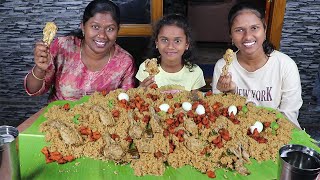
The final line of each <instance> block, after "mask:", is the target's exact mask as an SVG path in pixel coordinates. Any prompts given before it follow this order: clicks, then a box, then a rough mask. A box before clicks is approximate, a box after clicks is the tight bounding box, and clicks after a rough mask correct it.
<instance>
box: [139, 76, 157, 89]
mask: <svg viewBox="0 0 320 180" xmlns="http://www.w3.org/2000/svg"><path fill="white" fill-rule="evenodd" d="M154 83H155V81H154V76H148V77H147V78H145V79H144V80H143V81H142V82H140V85H139V87H149V86H151V85H152V84H154Z"/></svg>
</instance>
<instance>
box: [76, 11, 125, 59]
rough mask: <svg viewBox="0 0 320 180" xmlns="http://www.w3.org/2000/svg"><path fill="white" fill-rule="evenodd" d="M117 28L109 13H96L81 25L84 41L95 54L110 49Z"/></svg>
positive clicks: (115, 37)
mask: <svg viewBox="0 0 320 180" xmlns="http://www.w3.org/2000/svg"><path fill="white" fill-rule="evenodd" d="M118 29H119V28H118V25H117V23H116V22H115V21H114V19H113V18H112V16H111V14H110V13H97V14H95V15H94V16H93V17H92V18H90V19H89V20H88V21H87V22H86V23H85V25H82V30H83V32H84V35H85V36H84V37H85V43H86V44H87V45H88V47H89V48H90V49H91V50H92V51H93V52H95V53H97V54H100V53H106V52H109V51H110V50H111V48H112V47H113V45H114V44H115V41H116V39H117V35H118Z"/></svg>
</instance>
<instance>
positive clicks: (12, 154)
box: [0, 126, 20, 180]
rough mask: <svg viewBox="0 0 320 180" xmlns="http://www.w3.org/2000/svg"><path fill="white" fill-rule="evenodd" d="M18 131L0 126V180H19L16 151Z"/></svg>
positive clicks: (17, 154) (17, 152) (17, 153)
mask: <svg viewBox="0 0 320 180" xmlns="http://www.w3.org/2000/svg"><path fill="white" fill-rule="evenodd" d="M18 135H19V131H18V130H17V129H16V128H15V127H12V126H0V178H1V180H18V179H20V163H19V150H18Z"/></svg>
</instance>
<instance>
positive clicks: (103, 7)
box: [68, 0, 120, 39]
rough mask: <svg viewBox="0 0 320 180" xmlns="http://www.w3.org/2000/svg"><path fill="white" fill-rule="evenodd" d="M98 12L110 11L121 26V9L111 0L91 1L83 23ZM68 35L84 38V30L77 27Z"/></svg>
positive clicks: (86, 9) (84, 14)
mask: <svg viewBox="0 0 320 180" xmlns="http://www.w3.org/2000/svg"><path fill="white" fill-rule="evenodd" d="M97 13H110V15H111V16H112V19H113V20H114V21H115V22H116V23H117V25H118V28H119V27H120V9H119V7H118V6H117V5H116V4H115V3H113V2H112V1H110V0H93V1H91V2H90V3H89V4H88V5H87V7H86V8H85V10H84V13H83V17H82V24H83V25H84V24H85V23H86V22H87V21H88V20H89V19H90V18H92V17H93V16H94V15H96V14H97ZM68 35H69V36H76V37H78V38H80V39H84V36H83V32H82V30H81V29H76V30H74V31H72V32H70V33H68Z"/></svg>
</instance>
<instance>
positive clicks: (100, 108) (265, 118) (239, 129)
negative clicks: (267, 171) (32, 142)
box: [40, 88, 294, 176]
mask: <svg viewBox="0 0 320 180" xmlns="http://www.w3.org/2000/svg"><path fill="white" fill-rule="evenodd" d="M120 93H126V94H127V95H128V96H129V100H128V101H126V100H118V95H119V94H120ZM183 102H188V103H190V104H191V105H192V109H191V110H189V111H185V110H184V108H183V107H182V103H183ZM163 104H167V105H169V110H168V111H167V112H165V111H162V110H160V108H159V107H160V105H163ZM201 105H202V107H204V110H205V113H204V114H201V113H200V114H198V113H197V112H198V110H197V107H199V106H201ZM231 105H234V106H236V107H237V110H238V112H237V113H236V114H229V113H228V107H230V106H231ZM278 113H279V112H277V111H270V110H266V109H265V108H260V107H256V106H255V105H253V104H251V103H249V104H247V103H246V99H245V98H244V97H241V96H238V95H235V94H210V93H207V94H203V93H201V92H189V91H180V92H178V93H176V92H175V93H172V94H171V93H170V91H166V92H165V93H164V92H162V91H161V90H160V89H151V88H148V89H145V88H134V89H130V90H128V91H124V90H122V89H118V90H115V91H112V92H110V93H109V94H107V95H103V93H100V92H96V93H94V94H93V95H92V96H91V97H90V98H89V100H88V101H87V102H85V103H82V104H78V105H75V106H74V107H71V108H70V109H69V108H65V107H63V106H53V107H52V108H50V109H48V111H47V113H46V114H45V117H46V118H47V120H46V121H45V122H44V123H42V124H41V126H40V131H42V132H45V133H46V141H49V142H50V146H49V147H48V150H49V151H50V152H55V151H57V152H59V153H61V154H62V155H63V156H70V155H72V156H73V157H74V158H80V157H89V158H94V159H98V160H104V161H105V160H112V161H114V162H116V163H119V164H127V163H130V166H131V167H132V168H133V169H134V173H135V175H136V176H143V175H146V174H150V175H156V176H161V175H162V174H163V173H164V172H165V167H166V164H168V165H170V166H172V167H174V168H179V167H182V166H185V165H191V166H193V167H195V168H196V169H198V170H199V171H201V172H202V173H208V172H211V171H212V172H214V171H215V169H217V168H228V169H234V170H236V171H237V172H238V173H240V174H243V175H247V174H249V173H250V172H249V171H248V170H247V169H246V168H245V167H244V164H245V163H250V160H249V158H254V159H256V160H257V161H265V160H269V159H271V160H273V161H276V159H277V152H278V150H279V148H280V147H281V146H282V145H284V144H287V143H288V142H289V141H290V139H291V138H290V135H291V131H292V129H293V128H294V126H293V125H292V123H291V122H289V121H288V120H287V119H284V118H278V117H277V114H278ZM256 121H259V122H261V123H262V124H263V125H264V128H263V130H262V131H261V132H260V133H257V132H254V133H253V134H254V135H253V134H252V133H251V132H250V130H249V128H250V127H251V126H253V125H254V124H255V122H256ZM274 124H276V126H277V127H276V128H275V126H272V125H274ZM84 129H85V130H86V131H85V132H88V133H84ZM93 133H96V134H99V136H97V138H92V137H93V136H92V134H93ZM261 139H263V140H261ZM134 151H135V153H132V152H134Z"/></svg>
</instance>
